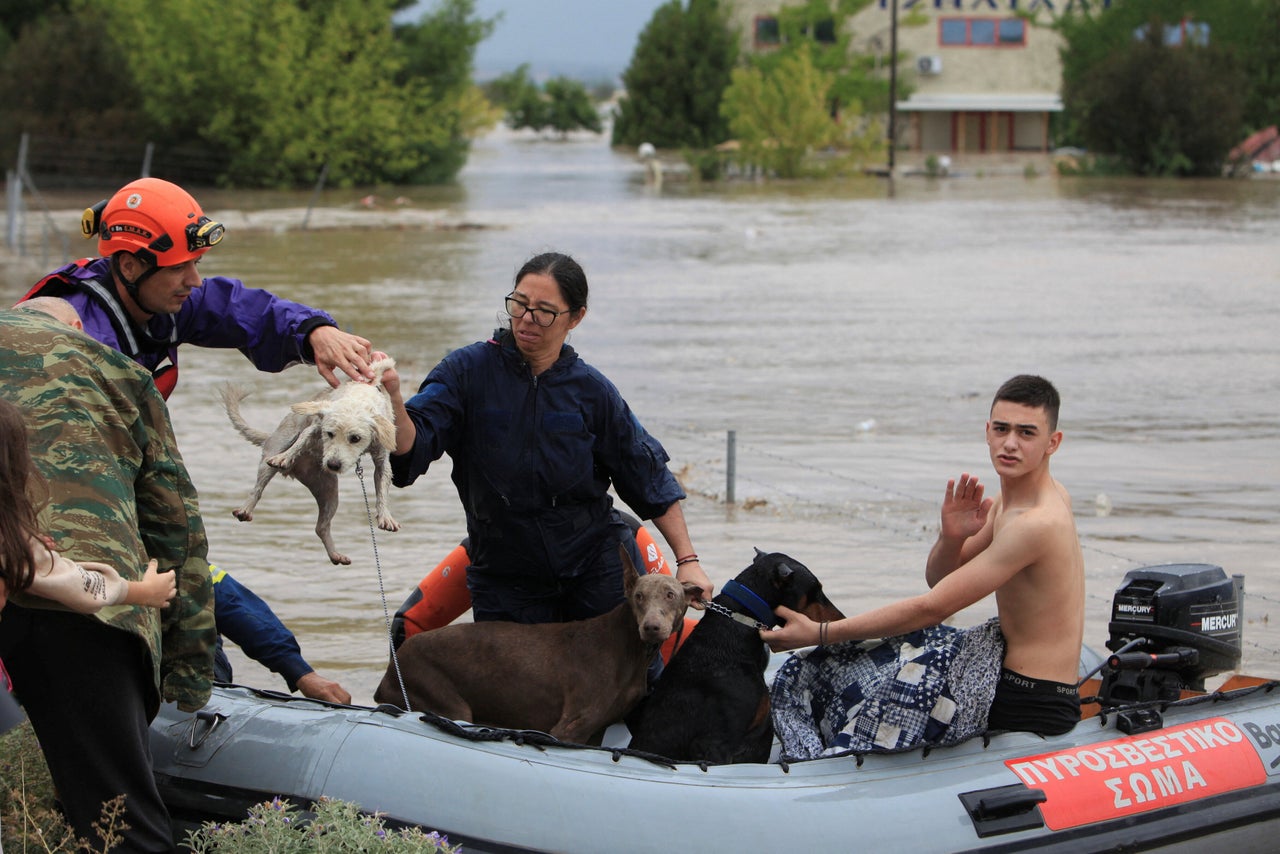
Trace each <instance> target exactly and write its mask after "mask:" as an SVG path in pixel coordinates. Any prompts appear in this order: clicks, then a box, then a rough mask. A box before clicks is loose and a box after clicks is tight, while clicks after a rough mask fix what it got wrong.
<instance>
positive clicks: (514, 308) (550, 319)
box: [507, 294, 570, 327]
mask: <svg viewBox="0 0 1280 854" xmlns="http://www.w3.org/2000/svg"><path fill="white" fill-rule="evenodd" d="M507 314H508V315H510V316H511V317H513V318H519V317H524V316H525V315H526V314H527V315H529V316H530V317H532V318H533V322H534V323H536V324H538V325H539V326H543V327H546V326H550V325H551V324H553V323H555V322H556V318H557V317H559V316H560V315H562V314H570V312H568V311H552V310H551V309H549V308H534V307H533V306H531V305H528V304H527V303H523V302H521V301H520V300H518V299H516V298H515V297H513V296H511V295H510V294H508V295H507Z"/></svg>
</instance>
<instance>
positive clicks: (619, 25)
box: [419, 0, 667, 83]
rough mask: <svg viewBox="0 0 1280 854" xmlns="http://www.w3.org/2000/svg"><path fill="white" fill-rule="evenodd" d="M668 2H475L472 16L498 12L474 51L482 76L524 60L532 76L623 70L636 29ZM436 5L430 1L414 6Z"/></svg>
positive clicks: (592, 75)
mask: <svg viewBox="0 0 1280 854" xmlns="http://www.w3.org/2000/svg"><path fill="white" fill-rule="evenodd" d="M665 2H667V0H476V16H477V17H479V18H492V17H494V16H495V15H497V14H498V13H499V12H501V13H502V20H501V21H499V22H498V25H497V27H496V28H495V29H494V31H493V35H491V36H490V37H489V38H487V39H485V40H484V41H483V42H481V43H480V46H479V47H478V48H477V49H476V76H477V77H479V78H480V79H487V78H489V77H493V76H495V75H498V74H502V73H505V72H508V71H514V70H515V69H516V67H517V66H519V65H521V64H522V63H526V62H527V63H529V66H530V71H531V72H532V74H533V76H534V78H535V79H543V78H545V77H548V76H556V75H561V74H563V75H566V76H570V77H577V78H579V79H585V82H588V83H590V82H593V81H595V80H596V79H604V78H608V77H616V76H617V75H620V74H621V73H622V72H623V71H624V70H626V67H627V64H628V63H629V62H630V61H631V53H632V51H634V50H635V47H636V39H638V38H639V37H640V31H641V30H642V29H644V26H645V24H647V23H649V19H650V18H652V17H653V12H654V10H655V9H657V8H658V7H659V6H661V5H663V4H664V3H665ZM434 7H435V3H434V2H433V0H427V2H423V3H420V4H419V8H420V9H422V10H427V9H432V8H434Z"/></svg>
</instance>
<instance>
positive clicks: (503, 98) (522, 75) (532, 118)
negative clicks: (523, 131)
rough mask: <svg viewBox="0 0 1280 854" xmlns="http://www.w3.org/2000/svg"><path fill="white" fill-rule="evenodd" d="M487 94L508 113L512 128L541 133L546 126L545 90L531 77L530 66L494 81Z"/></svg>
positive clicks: (526, 64)
mask: <svg viewBox="0 0 1280 854" xmlns="http://www.w3.org/2000/svg"><path fill="white" fill-rule="evenodd" d="M485 91H486V94H487V95H488V97H489V99H490V100H492V101H493V103H495V104H497V105H498V106H500V107H501V108H502V109H503V110H505V111H506V121H507V124H508V125H509V126H510V127H512V128H517V129H518V128H531V129H533V130H536V131H540V130H542V129H543V128H545V127H546V126H547V114H546V113H547V110H546V103H545V102H544V101H543V99H542V90H541V89H539V88H538V84H537V83H534V82H533V80H532V79H530V77H529V65H528V63H525V64H524V65H521V66H520V67H519V68H517V69H516V70H515V71H512V72H509V73H507V74H502V75H500V76H498V77H496V78H494V79H493V80H491V81H490V82H489V83H488V84H487V85H486V87H485Z"/></svg>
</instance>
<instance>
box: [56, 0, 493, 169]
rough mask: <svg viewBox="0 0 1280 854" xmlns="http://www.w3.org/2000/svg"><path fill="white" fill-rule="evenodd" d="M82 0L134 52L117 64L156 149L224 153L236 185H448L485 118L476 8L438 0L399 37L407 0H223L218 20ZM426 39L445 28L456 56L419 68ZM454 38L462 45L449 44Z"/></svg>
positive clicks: (182, 10) (441, 39)
mask: <svg viewBox="0 0 1280 854" xmlns="http://www.w3.org/2000/svg"><path fill="white" fill-rule="evenodd" d="M73 2H74V3H75V5H76V9H77V14H80V13H93V14H95V15H98V16H100V17H101V18H102V20H103V21H104V24H103V28H102V33H101V34H100V36H99V38H102V39H105V40H108V41H110V42H111V43H113V44H115V45H127V46H128V50H127V51H126V50H120V51H119V55H120V58H121V59H122V61H123V65H122V66H121V67H123V68H124V69H126V70H127V73H128V77H129V78H131V79H132V81H133V82H134V86H135V87H136V89H137V91H138V93H139V96H140V97H139V102H138V105H137V106H138V108H139V113H140V118H141V120H142V123H144V124H147V125H149V126H151V127H156V128H161V129H163V130H162V131H161V133H162V134H163V136H162V137H161V138H159V139H157V140H156V141H157V142H158V143H161V144H169V145H174V144H179V143H186V144H191V145H199V146H203V148H204V149H205V150H207V151H209V152H211V153H213V154H214V155H216V156H220V157H222V158H225V159H226V161H227V162H228V164H229V165H227V167H226V169H225V171H224V173H223V180H224V182H225V183H228V184H235V185H240V186H282V187H287V186H297V185H307V184H310V182H312V181H313V180H314V179H315V175H316V173H317V171H318V170H319V169H320V167H321V165H322V164H327V166H328V174H329V177H330V180H331V181H332V182H333V183H336V184H339V185H354V184H371V183H377V182H388V183H416V182H423V181H427V180H446V179H448V178H450V177H452V176H453V175H454V174H455V173H456V171H457V170H458V169H459V168H461V165H462V163H463V162H465V157H466V141H467V138H468V134H470V133H473V132H474V131H475V130H476V128H477V127H479V126H481V125H482V124H483V122H484V121H485V120H486V118H488V113H487V105H486V102H485V101H484V99H483V98H482V97H480V96H479V93H478V90H476V89H475V87H474V86H471V85H470V83H469V77H470V60H471V57H472V55H473V49H474V45H475V42H476V41H477V40H478V39H479V38H480V37H482V36H483V34H485V33H486V32H487V30H485V29H484V27H483V26H480V25H479V24H478V23H477V22H474V21H468V20H466V19H467V18H468V17H469V14H470V11H471V9H472V8H473V0H442V2H441V4H439V5H440V9H439V11H438V12H437V13H436V15H435V16H427V17H426V18H425V19H424V23H423V24H421V25H420V26H421V27H422V29H421V30H419V31H414V30H413V29H412V28H411V27H409V28H404V27H402V28H400V29H399V32H400V33H402V34H408V35H406V37H405V38H404V39H402V40H398V39H397V37H396V35H397V30H396V29H393V26H392V14H393V12H394V11H395V10H396V9H397V8H399V7H401V6H403V2H402V0H223V2H221V3H219V4H218V7H217V9H216V13H213V14H211V13H210V10H209V8H208V7H206V6H201V5H199V4H192V3H153V2H150V0H73ZM459 18H461V19H463V21H462V24H460V25H459V24H458V20H459ZM437 25H438V26H437ZM421 33H431V34H436V38H437V42H438V44H437V49H438V50H439V51H440V53H441V56H443V57H449V60H448V61H444V60H441V59H437V60H433V61H426V60H423V59H422V57H421V55H420V53H421V52H420V51H415V50H414V49H413V48H414V45H415V42H414V40H413V36H414V35H415V34H416V35H419V36H420V35H421ZM441 33H444V34H446V35H439V34H441ZM450 33H451V34H452V35H453V36H454V37H455V38H456V39H457V40H460V44H459V43H450V44H445V42H446V41H448V38H447V34H450ZM423 37H424V38H425V36H423ZM453 48H457V49H456V50H455V49H453ZM458 64H463V65H464V66H465V68H464V69H462V70H459V69H458V68H457V67H456V66H457V65H458ZM428 75H430V76H429V77H428ZM460 80H461V81H466V82H465V85H461V84H459V83H458V81H460Z"/></svg>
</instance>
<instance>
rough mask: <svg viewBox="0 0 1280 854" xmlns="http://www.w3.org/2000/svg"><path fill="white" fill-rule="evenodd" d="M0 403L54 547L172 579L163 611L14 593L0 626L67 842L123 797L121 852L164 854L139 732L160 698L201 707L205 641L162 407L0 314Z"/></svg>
mask: <svg viewBox="0 0 1280 854" xmlns="http://www.w3.org/2000/svg"><path fill="white" fill-rule="evenodd" d="M0 396H4V397H5V398H6V399H8V400H9V401H11V402H12V403H13V404H14V405H16V406H17V407H18V408H19V409H21V410H22V411H23V413H24V415H25V416H26V419H27V425H28V431H29V438H30V446H31V449H32V454H33V457H34V461H35V463H36V467H37V468H38V469H39V471H40V472H41V474H42V475H43V477H44V479H45V480H46V481H47V483H48V493H49V495H48V501H47V502H46V503H45V504H44V506H43V509H42V510H41V512H40V516H39V524H40V528H41V530H42V531H43V532H44V533H45V534H47V535H48V536H49V537H51V538H52V540H53V545H54V548H56V549H57V550H58V551H59V552H61V553H63V554H67V555H70V556H72V557H74V558H76V559H82V560H94V561H100V562H102V563H107V564H110V565H112V566H114V567H116V569H117V570H118V571H119V572H120V574H121V576H122V577H124V578H126V579H137V578H141V575H142V572H143V571H144V569H145V567H146V565H147V562H148V559H149V557H152V558H156V559H157V560H158V561H159V563H160V568H161V569H162V570H166V569H171V570H172V571H174V572H176V573H177V574H178V578H177V581H178V596H177V598H176V599H174V600H173V602H172V603H171V604H170V606H169V608H167V609H166V610H165V611H164V612H161V611H160V610H158V609H156V608H149V607H141V606H132V605H118V606H109V607H105V608H103V609H102V610H101V611H99V612H98V613H97V614H95V615H92V616H90V615H82V614H76V613H73V612H71V611H68V610H66V609H65V608H62V607H61V606H60V605H58V604H57V603H55V602H51V601H49V600H41V599H39V598H38V597H34V596H25V595H23V594H16V595H14V596H12V597H11V599H10V601H9V603H8V605H7V606H6V607H5V609H4V611H3V612H2V614H0V659H2V660H3V661H4V663H5V666H6V667H7V668H8V670H9V674H10V676H11V678H12V682H13V688H14V692H15V693H16V695H17V697H18V699H19V700H20V701H21V702H22V704H23V706H24V708H25V709H26V712H27V716H28V717H29V718H30V720H31V723H32V726H33V728H34V729H35V732H36V735H37V737H38V738H39V740H40V744H41V747H42V748H43V750H44V752H45V758H46V760H47V762H48V765H49V770H50V773H51V775H52V777H53V782H54V785H55V787H56V788H57V791H58V794H59V797H60V799H61V801H62V803H63V807H64V809H65V811H66V813H67V816H68V819H69V820H70V823H71V825H72V828H73V829H74V830H75V832H76V834H77V835H78V836H80V837H81V838H84V839H90V840H92V839H94V838H95V837H96V834H95V833H94V832H93V830H92V823H93V821H94V820H95V819H97V818H98V815H99V812H100V810H101V806H102V804H103V802H104V801H107V800H110V799H111V798H113V797H115V796H117V795H120V794H124V795H125V797H126V800H125V808H126V814H125V817H124V820H125V822H126V823H127V824H128V825H130V829H129V830H128V831H126V833H125V834H124V835H125V840H124V845H125V847H126V849H127V850H130V851H171V850H173V841H172V830H171V828H170V824H169V816H168V812H167V810H166V809H165V806H164V804H163V803H162V802H161V800H160V796H159V792H158V790H157V788H156V785H155V781H154V778H153V777H152V775H151V763H150V753H149V748H148V725H149V723H150V721H151V719H152V718H154V717H155V714H156V712H157V711H158V709H159V704H160V701H161V699H162V698H163V699H164V700H168V701H172V702H175V703H177V704H178V706H179V708H181V709H183V710H186V711H195V710H197V709H199V708H201V707H202V706H203V705H204V704H205V703H206V702H208V699H209V695H210V690H211V684H212V678H213V649H214V645H215V642H216V636H217V635H216V630H215V628H214V614H213V590H212V584H211V582H210V578H209V570H208V566H209V562H208V557H207V555H208V543H207V541H206V538H205V532H204V523H203V520H202V519H201V516H200V510H199V506H198V503H197V497H196V491H195V488H194V486H193V485H192V483H191V479H190V477H189V475H188V473H187V470H186V467H185V465H184V464H183V461H182V457H181V456H180V454H179V453H178V449H177V444H176V442H175V440H174V435H173V428H172V425H171V424H170V422H169V414H168V410H167V408H166V406H165V403H164V400H163V398H162V397H161V396H160V394H159V392H158V391H157V390H156V388H155V385H154V383H153V382H152V380H151V376H150V374H149V373H148V372H147V371H146V370H144V369H142V368H140V367H139V366H138V365H136V364H135V363H134V362H133V361H132V360H131V359H129V358H128V357H127V356H124V355H122V354H121V353H118V352H116V351H115V350H112V349H111V348H109V347H106V346H103V345H101V344H99V343H98V342H96V341H94V340H92V339H90V338H89V337H87V336H85V335H83V334H81V333H79V332H77V331H75V330H74V329H72V328H70V327H68V326H66V325H64V324H62V323H60V322H58V321H57V320H54V319H53V318H52V317H49V316H48V315H46V314H43V313H41V312H39V311H36V310H29V309H24V308H19V309H10V310H7V311H0ZM39 497H42V496H39ZM39 497H37V498H39Z"/></svg>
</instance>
